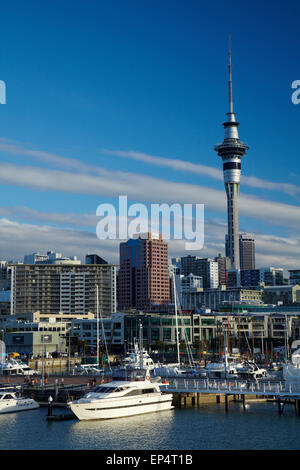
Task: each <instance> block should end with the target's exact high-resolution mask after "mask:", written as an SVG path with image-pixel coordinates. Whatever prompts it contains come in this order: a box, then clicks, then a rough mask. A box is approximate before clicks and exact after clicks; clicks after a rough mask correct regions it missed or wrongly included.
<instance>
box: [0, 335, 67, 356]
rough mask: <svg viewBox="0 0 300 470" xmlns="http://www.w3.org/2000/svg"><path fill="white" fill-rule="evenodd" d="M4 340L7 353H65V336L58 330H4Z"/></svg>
mask: <svg viewBox="0 0 300 470" xmlns="http://www.w3.org/2000/svg"><path fill="white" fill-rule="evenodd" d="M4 342H5V347H6V352H7V353H12V352H16V353H19V354H29V355H34V356H37V355H40V356H42V355H44V354H45V353H54V352H55V353H58V354H62V353H66V352H67V351H68V348H67V344H66V338H65V337H63V336H62V335H61V332H59V331H43V330H38V331H14V332H5V334H4Z"/></svg>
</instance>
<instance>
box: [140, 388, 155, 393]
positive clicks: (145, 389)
mask: <svg viewBox="0 0 300 470" xmlns="http://www.w3.org/2000/svg"><path fill="white" fill-rule="evenodd" d="M154 392H155V390H154V388H143V390H142V393H154Z"/></svg>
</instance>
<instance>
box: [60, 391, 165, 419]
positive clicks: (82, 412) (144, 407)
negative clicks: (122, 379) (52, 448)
mask: <svg viewBox="0 0 300 470" xmlns="http://www.w3.org/2000/svg"><path fill="white" fill-rule="evenodd" d="M172 399H173V396H172V394H166V395H160V396H156V397H153V396H152V397H145V398H144V397H143V398H141V399H139V400H138V401H136V400H135V401H133V400H128V399H126V400H118V402H116V400H103V399H102V400H98V401H94V402H91V403H80V402H79V401H77V402H71V403H69V407H70V408H71V410H72V411H73V413H74V414H75V415H76V417H77V418H78V419H79V420H101V419H114V418H124V417H128V416H135V415H140V414H146V413H154V412H157V411H166V410H171V409H172V408H174V407H173V406H172ZM105 402H106V403H105Z"/></svg>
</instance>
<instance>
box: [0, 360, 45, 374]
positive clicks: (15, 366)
mask: <svg viewBox="0 0 300 470" xmlns="http://www.w3.org/2000/svg"><path fill="white" fill-rule="evenodd" d="M38 374H39V371H38V370H34V369H31V368H30V367H29V366H28V365H27V364H25V363H24V362H22V361H19V360H16V359H10V360H9V361H7V362H4V363H2V364H1V363H0V375H38Z"/></svg>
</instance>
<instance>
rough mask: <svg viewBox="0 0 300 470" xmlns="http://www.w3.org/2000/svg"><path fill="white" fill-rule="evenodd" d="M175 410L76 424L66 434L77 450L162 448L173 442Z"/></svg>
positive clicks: (75, 422) (73, 423) (71, 444)
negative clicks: (165, 443)
mask: <svg viewBox="0 0 300 470" xmlns="http://www.w3.org/2000/svg"><path fill="white" fill-rule="evenodd" d="M172 431H174V410H168V411H163V412H158V413H151V414H150V413H149V414H145V415H139V416H131V417H126V418H118V419H109V420H95V421H74V422H72V424H71V426H70V427H69V429H68V432H67V436H66V437H67V438H68V439H69V440H70V446H71V447H72V448H77V449H85V448H93V449H109V448H110V449H125V448H127V449H149V448H151V449H155V448H157V449H159V448H162V447H163V446H164V442H168V443H170V442H171V441H172V439H171V434H172Z"/></svg>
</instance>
